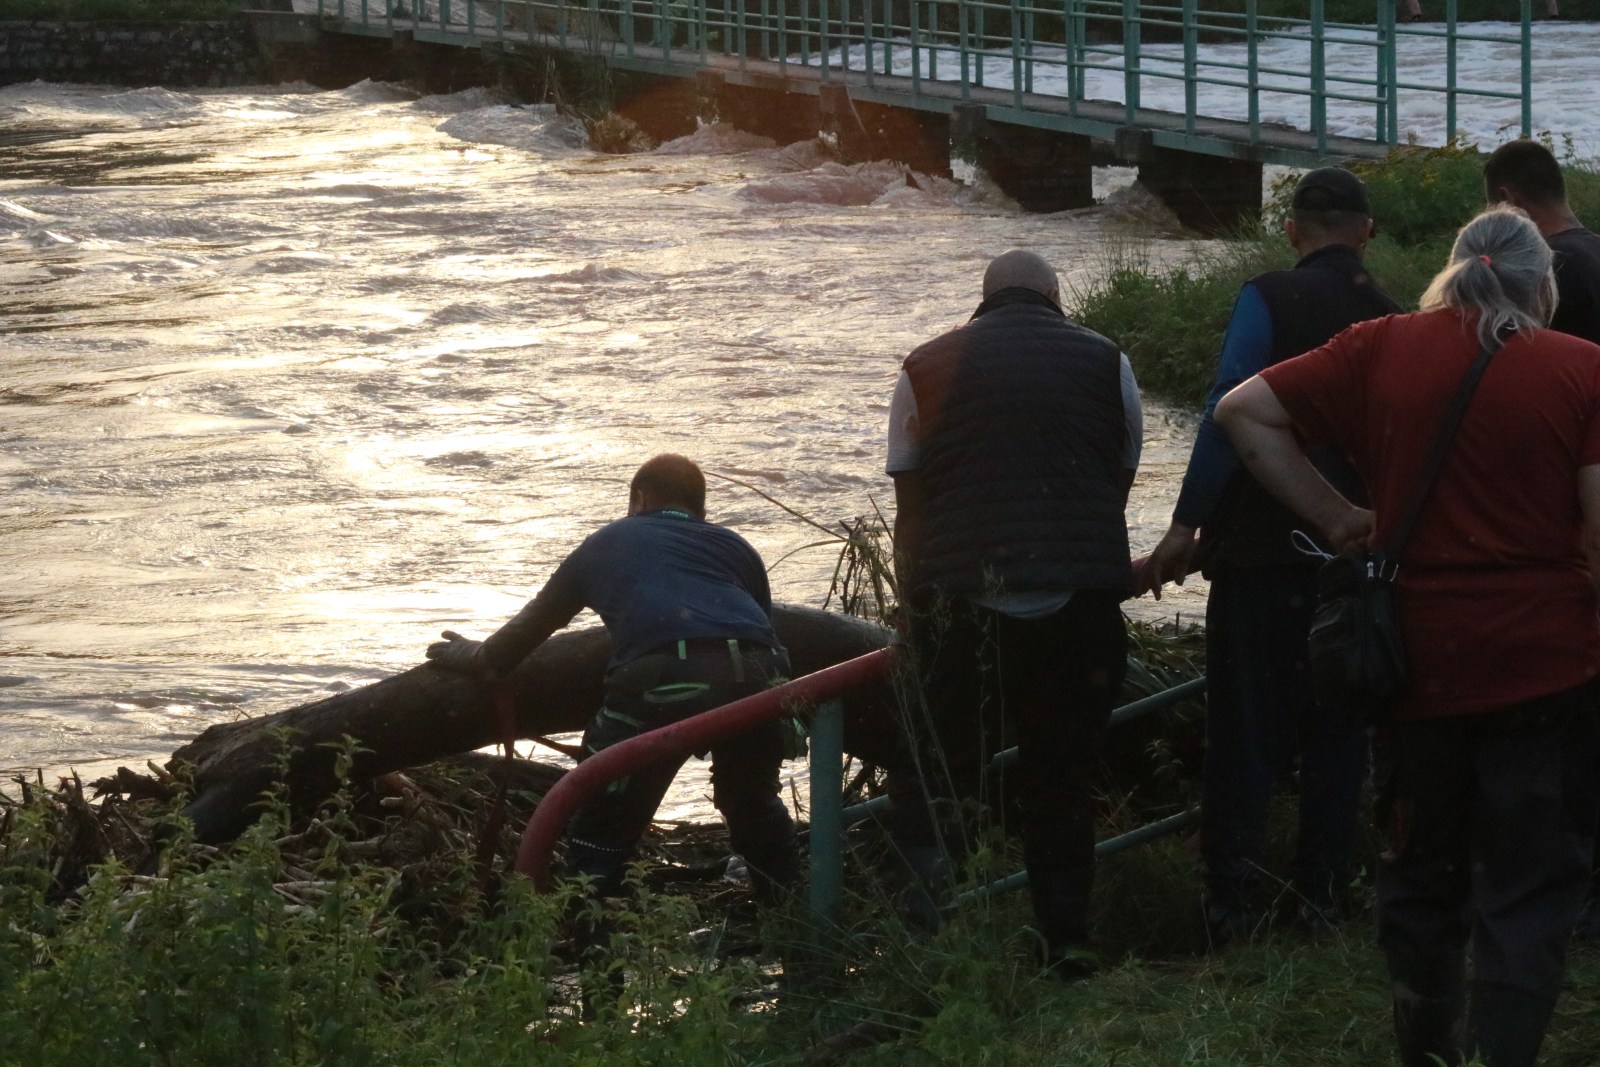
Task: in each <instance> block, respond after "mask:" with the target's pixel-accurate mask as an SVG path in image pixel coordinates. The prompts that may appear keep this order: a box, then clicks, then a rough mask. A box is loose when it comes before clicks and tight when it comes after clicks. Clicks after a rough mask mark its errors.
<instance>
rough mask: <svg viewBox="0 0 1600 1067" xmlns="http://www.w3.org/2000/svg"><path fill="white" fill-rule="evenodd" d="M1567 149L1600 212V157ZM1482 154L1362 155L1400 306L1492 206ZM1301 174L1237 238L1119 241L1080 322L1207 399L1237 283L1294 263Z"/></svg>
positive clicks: (1586, 199)
mask: <svg viewBox="0 0 1600 1067" xmlns="http://www.w3.org/2000/svg"><path fill="white" fill-rule="evenodd" d="M1554 148H1555V150H1556V152H1557V154H1558V155H1559V156H1562V157H1563V168H1564V170H1565V173H1566V177H1567V184H1568V196H1569V199H1570V200H1571V202H1572V206H1573V209H1574V210H1575V211H1576V212H1577V213H1578V217H1579V218H1581V219H1584V220H1586V221H1589V222H1590V223H1591V224H1594V223H1596V221H1600V166H1597V165H1596V163H1595V162H1594V161H1592V160H1580V159H1577V158H1575V157H1574V154H1573V150H1572V147H1571V146H1570V145H1563V144H1559V143H1558V144H1556V145H1554ZM1482 168H1483V162H1482V157H1481V156H1480V154H1479V153H1478V152H1477V151H1476V150H1475V149H1472V148H1462V147H1458V146H1451V147H1446V148H1438V149H1414V148H1402V149H1397V150H1396V151H1395V152H1394V153H1392V154H1391V156H1390V157H1389V159H1388V160H1386V161H1384V162H1380V163H1361V164H1356V165H1355V167H1354V169H1355V170H1356V171H1357V172H1358V173H1360V174H1361V176H1362V177H1363V178H1364V179H1366V181H1367V185H1368V187H1369V188H1370V190H1371V192H1372V211H1373V216H1374V218H1375V220H1376V222H1377V225H1378V237H1377V239H1376V240H1374V241H1373V242H1372V244H1371V245H1370V247H1369V249H1368V253H1367V266H1368V268H1369V269H1370V270H1371V271H1372V275H1373V277H1374V278H1376V279H1377V280H1378V283H1379V284H1380V285H1382V286H1383V287H1384V289H1386V290H1387V291H1388V292H1389V293H1390V294H1391V295H1392V296H1393V297H1394V298H1395V299H1396V300H1398V301H1399V302H1400V304H1401V305H1402V306H1403V307H1415V306H1416V302H1417V298H1418V297H1420V296H1421V295H1422V291H1423V290H1424V289H1425V288H1427V285H1428V282H1429V281H1430V280H1431V279H1432V277H1433V276H1434V274H1436V273H1438V271H1439V269H1440V268H1441V267H1443V266H1444V263H1445V260H1446V258H1447V256H1448V254H1449V251H1450V244H1451V242H1452V241H1453V240H1454V238H1455V232H1456V230H1457V229H1459V228H1460V227H1461V225H1462V224H1464V223H1465V222H1467V221H1468V220H1469V219H1471V218H1472V217H1473V215H1475V214H1476V213H1477V212H1479V211H1481V210H1482V209H1483V206H1484V200H1483V177H1482ZM1293 184H1294V179H1293V178H1292V177H1290V178H1287V179H1285V180H1283V181H1281V182H1280V183H1278V185H1277V187H1276V188H1275V189H1274V190H1273V191H1272V195H1271V196H1269V198H1268V204H1267V206H1266V209H1265V211H1264V219H1263V222H1262V224H1261V226H1260V227H1258V228H1256V229H1254V230H1251V231H1249V232H1246V233H1242V234H1240V235H1238V236H1237V237H1235V238H1234V239H1231V240H1225V241H1209V242H1205V243H1203V244H1200V245H1198V246H1197V247H1196V249H1195V251H1194V252H1193V253H1192V254H1191V255H1190V256H1188V257H1187V258H1186V259H1185V260H1183V261H1182V262H1179V263H1177V264H1171V265H1157V264H1155V263H1153V262H1152V261H1151V259H1150V257H1149V255H1148V254H1147V252H1146V251H1145V250H1144V249H1143V248H1142V247H1141V246H1140V244H1139V243H1138V242H1136V241H1130V242H1126V243H1122V244H1116V245H1113V246H1111V247H1110V248H1109V249H1108V250H1107V252H1106V254H1105V257H1104V260H1103V261H1102V262H1101V263H1100V264H1099V265H1098V267H1097V269H1096V270H1095V271H1094V277H1093V280H1092V281H1091V282H1090V283H1089V284H1088V285H1086V286H1084V287H1082V288H1081V289H1080V290H1079V291H1077V292H1076V293H1072V294H1069V296H1068V304H1069V310H1070V311H1071V313H1072V314H1073V315H1074V317H1075V318H1077V319H1078V320H1079V321H1081V322H1083V323H1084V324H1085V325H1088V326H1090V327H1091V328H1093V329H1095V330H1098V331H1100V332H1101V333H1103V334H1105V335H1106V336H1107V337H1110V338H1112V339H1114V340H1116V341H1117V342H1118V343H1119V344H1121V345H1122V346H1123V349H1124V350H1125V351H1126V352H1127V353H1128V358H1129V359H1130V360H1132V361H1133V365H1134V369H1135V372H1136V373H1137V375H1138V378H1139V384H1140V385H1141V387H1143V388H1145V389H1147V390H1149V391H1151V392H1152V393H1155V394H1157V395H1159V396H1163V397H1165V398H1167V399H1170V400H1175V401H1177V402H1179V403H1184V404H1192V405H1198V404H1200V403H1202V402H1203V401H1204V399H1205V396H1206V392H1207V391H1208V390H1209V389H1210V387H1211V380H1212V375H1213V373H1214V372H1215V369H1216V357H1217V348H1218V344H1219V342H1220V340H1221V338H1222V332H1223V329H1224V328H1225V327H1226V325H1227V322H1228V316H1229V314H1230V313H1231V311H1232V308H1233V300H1234V297H1235V296H1237V295H1238V292H1239V286H1240V285H1241V284H1242V283H1243V282H1245V281H1246V280H1247V279H1249V278H1251V277H1252V276H1254V275H1256V274H1259V273H1261V272H1262V271H1265V270H1273V269H1276V268H1283V267H1290V266H1293V265H1294V259H1295V256H1294V250H1293V249H1292V248H1290V247H1289V243H1288V241H1287V240H1285V239H1284V237H1283V233H1282V220H1283V217H1284V215H1285V214H1286V213H1287V210H1288V198H1289V194H1290V193H1291V192H1292V191H1293Z"/></svg>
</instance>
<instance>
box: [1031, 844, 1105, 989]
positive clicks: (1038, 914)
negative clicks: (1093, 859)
mask: <svg viewBox="0 0 1600 1067" xmlns="http://www.w3.org/2000/svg"><path fill="white" fill-rule="evenodd" d="M1093 883H1094V868H1093V867H1087V868H1084V869H1073V868H1069V869H1066V870H1055V871H1029V872H1028V896H1029V897H1030V898H1032V901H1033V917H1034V922H1035V924H1036V925H1037V926H1038V929H1039V933H1040V934H1041V935H1043V937H1044V969H1045V972H1046V973H1048V974H1050V975H1052V976H1053V977H1056V978H1060V979H1061V980H1063V981H1068V982H1073V981H1078V980H1080V979H1084V978H1088V977H1089V976H1090V975H1092V974H1094V973H1095V971H1097V970H1099V969H1100V958H1099V956H1097V955H1096V954H1095V952H1094V950H1093V949H1091V948H1090V947H1089V890H1090V887H1091V886H1092V885H1093Z"/></svg>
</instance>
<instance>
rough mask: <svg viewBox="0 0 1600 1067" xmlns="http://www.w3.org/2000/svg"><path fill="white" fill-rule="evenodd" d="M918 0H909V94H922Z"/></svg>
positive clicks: (919, 10)
mask: <svg viewBox="0 0 1600 1067" xmlns="http://www.w3.org/2000/svg"><path fill="white" fill-rule="evenodd" d="M921 10H922V9H921V6H920V5H919V3H918V0H911V95H912V96H921V95H922V32H921V27H920V26H919V25H918V23H920V22H921V21H922V19H921Z"/></svg>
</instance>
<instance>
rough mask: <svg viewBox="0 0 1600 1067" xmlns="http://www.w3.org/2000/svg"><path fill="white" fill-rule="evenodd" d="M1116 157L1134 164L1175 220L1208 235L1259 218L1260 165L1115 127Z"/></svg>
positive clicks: (1141, 177)
mask: <svg viewBox="0 0 1600 1067" xmlns="http://www.w3.org/2000/svg"><path fill="white" fill-rule="evenodd" d="M1116 150H1117V155H1118V157H1119V158H1121V159H1122V160H1124V161H1125V162H1128V163H1135V164H1137V165H1138V167H1139V181H1140V182H1141V183H1143V184H1144V186H1145V188H1147V189H1149V190H1150V191H1151V192H1152V193H1154V194H1156V196H1158V197H1160V198H1161V200H1162V202H1163V203H1165V204H1166V205H1167V206H1168V207H1170V208H1171V209H1172V211H1173V214H1175V215H1177V216H1178V221H1179V222H1181V223H1183V224H1184V225H1185V226H1187V227H1189V228H1190V229H1191V230H1198V231H1199V232H1201V233H1203V234H1206V235H1208V236H1215V235H1217V234H1221V233H1225V232H1227V231H1229V230H1232V229H1236V228H1237V227H1238V226H1239V225H1240V224H1241V223H1244V222H1248V221H1250V220H1252V219H1258V218H1260V217H1261V164H1260V163H1258V162H1255V161H1253V160H1248V159H1226V158H1224V157H1222V156H1207V155H1201V154H1199V153H1197V152H1182V151H1179V150H1177V149H1173V148H1158V147H1156V146H1155V145H1154V144H1152V143H1151V136H1150V131H1149V130H1139V129H1133V128H1129V127H1124V128H1123V129H1121V130H1118V131H1117V139H1116Z"/></svg>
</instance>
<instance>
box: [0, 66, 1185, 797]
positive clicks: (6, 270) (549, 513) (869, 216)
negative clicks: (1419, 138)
mask: <svg viewBox="0 0 1600 1067" xmlns="http://www.w3.org/2000/svg"><path fill="white" fill-rule="evenodd" d="M1130 178H1131V174H1129V173H1126V172H1122V173H1105V174H1102V175H1101V180H1102V184H1104V183H1106V182H1117V181H1120V182H1123V183H1126V182H1127V181H1128V180H1130ZM1105 191H1106V189H1105V188H1104V187H1103V188H1102V189H1101V192H1102V193H1104V192H1105ZM1125 225H1126V223H1124V222H1121V221H1113V220H1112V219H1111V218H1110V216H1109V214H1108V213H1106V212H1104V211H1101V210H1099V209H1090V210H1086V211H1080V212H1069V213H1063V214H1060V215H1055V216H1044V217H1041V216H1033V215H1026V214H1022V213H1020V212H1018V211H1016V210H1015V209H1014V208H1013V207H1012V206H1010V205H1009V204H1007V203H1006V202H1004V200H1003V199H1002V198H999V197H998V196H996V195H995V194H993V193H992V192H990V191H988V190H985V189H983V188H981V187H977V188H974V187H972V186H969V185H964V184H960V183H956V182H950V181H943V180H937V179H930V178H927V177H926V176H921V175H912V174H909V173H908V172H907V171H906V170H905V169H904V168H902V167H899V166H896V165H892V164H887V163H873V164H866V165H861V166H853V167H847V166H842V165H840V164H838V163H835V162H832V161H831V160H830V159H829V158H828V157H827V155H826V153H825V152H824V151H823V150H822V148H821V146H819V145H817V144H809V145H797V146H790V147H787V148H777V147H774V146H773V145H771V144H770V143H769V142H764V141H759V140H753V139H751V138H749V137H748V136H746V135H743V134H737V133H734V132H732V131H729V130H725V129H721V128H717V127H712V128H707V129H702V130H701V131H699V132H698V133H697V134H695V135H693V136H692V137H689V138H685V139H684V140H683V141H680V142H674V143H672V144H668V145H665V146H662V147H661V148H660V149H658V150H656V151H654V152H650V153H646V154H641V155H631V156H603V155H598V154H595V153H594V152H592V151H590V150H589V149H588V148H587V146H586V143H585V139H584V135H583V131H582V129H581V128H580V127H578V126H577V125H575V124H574V123H573V122H571V121H569V120H568V119H566V118H563V117H562V116H560V115H558V114H556V113H555V112H554V111H552V110H551V109H549V108H545V107H520V106H516V105H513V104H510V103H508V102H506V101H503V100H500V99H498V98H496V97H495V96H494V95H492V94H491V93H488V92H485V91H481V90H474V91H470V92H466V93H461V94H457V95H453V96H446V97H421V98H419V97H417V96H416V95H415V94H414V93H411V92H409V91H407V90H405V89H402V88H400V87H397V86H392V85H383V84H373V83H362V84H359V85H356V86H354V87H352V88H350V89H347V90H344V91H341V92H319V91H314V90H312V89H310V88H309V87H305V86H279V87H273V88H261V89H244V90H228V91H207V92H175V91H169V90H160V89H142V90H131V91H130V90H117V89H106V88H92V87H75V86H61V85H43V84H31V85H19V86H12V87H9V88H5V89H0V247H3V249H4V255H3V257H0V315H3V320H0V321H3V323H4V326H3V330H4V332H5V335H6V344H5V354H4V368H5V370H4V375H3V377H0V410H3V413H4V417H3V420H0V485H4V487H5V492H4V496H3V498H0V567H3V573H4V575H5V582H4V585H3V591H0V768H3V769H5V770H6V771H13V770H28V769H31V768H44V769H46V770H47V771H57V770H63V769H66V768H69V767H70V768H76V769H77V770H79V771H80V772H82V773H84V774H85V775H86V776H93V775H96V774H99V773H103V772H104V771H105V770H106V769H108V768H111V767H114V766H115V765H116V764H118V763H128V764H130V765H133V766H135V767H142V766H143V762H144V760H146V759H148V758H164V757H165V756H166V755H167V754H169V753H170V752H171V750H172V749H173V748H175V747H176V746H177V745H178V744H179V743H181V742H182V741H184V740H186V739H187V738H189V737H191V736H192V735H193V734H195V733H196V732H198V731H199V730H201V729H203V728H204V727H205V726H206V725H208V724H210V723H213V722H217V721H221V720H226V719H230V718H232V717H235V716H239V715H245V714H259V713H262V712H265V711H271V710H275V709H278V708H282V707H285V706H288V705H291V704H294V703H299V702H303V701H306V700H309V699H313V698H315V697H317V696H319V695H321V694H323V693H326V692H330V691H336V690H340V689H343V688H345V687H348V686H355V685H360V684H363V683H365V682H368V681H372V680H374V679H376V678H378V677H381V676H382V675H384V674H387V673H390V672H393V671H396V670H399V669H403V668H405V667H407V666H410V665H412V664H414V663H415V662H417V661H418V660H419V658H420V656H421V653H422V650H423V648H424V646H426V644H427V643H428V642H429V641H431V640H433V639H434V637H435V635H436V634H437V633H438V632H439V630H441V629H443V628H445V627H450V628H453V629H458V630H461V631H463V632H465V633H468V634H476V635H482V634H484V633H486V632H487V631H489V630H490V629H491V628H493V627H494V626H496V625H497V624H498V623H499V622H501V621H502V620H503V619H505V618H506V617H508V616H509V615H510V614H511V613H513V612H514V611H515V610H516V609H517V607H518V606H519V605H520V604H521V603H522V602H523V601H524V600H525V598H527V597H528V596H529V595H531V593H532V592H533V591H535V590H536V589H537V587H538V584H539V582H540V581H541V580H542V579H543V577H544V575H546V574H547V573H548V572H549V570H550V569H551V568H552V567H553V566H554V564H555V563H556V562H558V561H559V560H560V559H561V557H562V556H563V555H564V553H565V552H566V551H567V550H568V549H569V548H570V547H571V546H573V545H574V544H575V543H576V542H577V541H578V540H579V539H580V538H581V537H582V536H583V535H584V534H585V533H586V532H587V531H589V530H590V529H592V528H594V527H595V526H597V525H598V524H600V523H602V522H604V521H606V520H608V519H610V518H613V517H615V516H617V515H619V514H621V512H622V510H623V508H624V506H625V499H626V480H627V478H628V476H629V474H630V473H631V472H632V470H633V469H634V467H635V466H636V465H637V464H638V463H639V462H640V461H641V460H643V459H644V458H647V457H648V456H650V455H652V454H654V453H656V452H660V451H666V450H673V451H681V452H685V453H687V454H689V455H691V456H694V457H696V458H698V459H699V460H700V461H701V462H702V463H703V465H704V466H705V467H706V468H707V470H708V471H709V472H710V473H711V474H713V475H714V477H713V478H712V483H713V484H712V488H711V500H710V508H711V511H712V517H713V518H714V519H716V520H718V521H722V522H727V523H730V524H732V525H734V526H736V527H737V528H738V529H739V530H741V531H742V532H744V533H745V534H746V535H747V536H748V537H749V538H750V539H751V540H752V541H753V542H754V543H755V545H756V547H757V548H758V549H760V551H761V552H762V553H763V555H764V557H765V558H766V560H767V561H768V563H769V565H770V566H771V568H772V580H773V585H774V591H775V594H776V596H777V598H778V599H781V600H787V601H791V602H796V603H804V604H819V603H820V602H821V601H822V599H823V597H824V596H825V594H826V592H827V590H828V587H829V582H830V578H831V575H832V573H833V569H834V565H835V560H836V555H837V545H836V544H834V543H830V542H829V538H828V537H827V536H826V535H824V534H822V533H820V532H819V531H818V530H816V529H815V528H813V527H811V526H810V525H808V524H807V523H806V522H803V521H801V520H800V519H798V518H797V517H796V516H795V515H794V514H791V513H790V511H791V510H792V511H793V512H795V513H798V514H799V515H803V516H805V517H806V518H808V519H811V520H814V521H815V522H817V523H820V524H822V525H824V526H827V527H831V528H835V529H836V528H837V524H838V523H839V522H840V521H841V520H851V519H854V518H856V517H858V516H866V515H871V514H873V513H874V511H875V510H878V509H883V510H889V509H891V507H892V491H891V486H890V483H889V480H888V479H887V478H886V477H885V476H884V475H883V473H882V463H883V447H884V428H885V421H886V416H887V404H888V399H889V394H890V390H891V387H892V384H893V381H894V377H895V374H896V371H897V367H898V363H899V360H900V359H901V358H902V357H903V356H904V355H905V353H906V352H907V351H908V350H909V349H910V348H911V347H912V346H914V345H915V344H917V343H918V342H920V341H921V340H923V339H925V338H927V337H929V336H932V335H933V334H935V333H937V332H940V331H942V330H944V329H947V328H949V327H951V326H953V325H956V324H958V323H960V322H961V321H963V320H964V319H965V318H966V317H967V315H968V314H969V313H970V312H971V310H972V308H973V307H974V306H975V304H976V294H977V288H978V282H979V278H980V275H981V272H982V269H983V266H984V264H985V263H986V262H987V260H988V259H989V258H990V257H991V256H993V255H995V254H996V253H998V252H1001V251H1004V250H1005V249H1007V248H1010V247H1015V246H1026V247H1029V248H1033V249H1036V250H1038V251H1039V252H1041V253H1043V254H1044V255H1046V256H1047V257H1048V258H1049V259H1050V260H1051V261H1052V262H1054V263H1056V264H1057V265H1058V267H1059V268H1060V270H1061V272H1062V275H1063V280H1064V282H1065V283H1066V284H1069V285H1070V284H1073V283H1074V282H1078V283H1081V282H1082V281H1083V280H1084V279H1086V278H1087V277H1088V276H1089V272H1091V271H1092V270H1093V267H1094V264H1095V262H1096V257H1097V256H1099V255H1101V254H1102V250H1103V249H1104V248H1105V247H1106V245H1107V243H1108V242H1113V241H1118V240H1124V239H1125V238H1124V237H1123V236H1121V234H1122V232H1123V231H1122V230H1120V229H1118V227H1122V226H1125ZM1152 232H1154V231H1152V230H1150V229H1149V228H1148V227H1147V228H1146V234H1147V235H1148V234H1149V233H1152ZM1150 247H1151V248H1152V250H1153V254H1157V255H1162V254H1167V253H1169V252H1172V251H1176V250H1179V249H1181V247H1182V246H1181V245H1180V244H1178V243H1177V242H1171V241H1162V240H1160V239H1153V240H1152V243H1151V246H1150ZM1192 422H1193V419H1192V416H1190V415H1187V414H1176V415H1175V414H1172V413H1169V412H1167V411H1166V410H1164V409H1163V408H1162V407H1161V406H1160V405H1159V404H1155V403H1151V404H1150V406H1149V408H1148V409H1147V436H1148V439H1147V442H1146V462H1145V467H1144V470H1143V473H1142V474H1141V475H1140V479H1139V483H1138V486H1137V488H1136V490H1135V499H1134V502H1133V505H1132V507H1131V509H1130V519H1131V521H1132V523H1133V526H1134V537H1135V541H1136V543H1138V544H1139V545H1141V546H1143V547H1148V546H1149V545H1150V544H1151V543H1153V541H1154V540H1155V538H1156V537H1157V536H1159V533H1160V531H1161V530H1162V529H1164V528H1165V524H1166V520H1167V517H1168V513H1169V509H1170V506H1171V501H1172V499H1173V497H1174V495H1175V491H1176V481H1177V478H1178V477H1179V476H1180V474H1181V471H1182V466H1183V463H1184V461H1185V459H1186V457H1187V448H1188V441H1189V437H1190V434H1191V432H1192ZM716 475H721V476H724V477H723V478H719V477H715V476H716ZM724 478H726V479H736V480H737V482H738V483H744V484H743V485H741V484H736V483H735V482H733V481H728V480H724ZM746 486H749V487H753V488H754V489H759V490H760V491H761V492H762V493H765V494H767V495H769V496H771V497H772V498H774V499H775V500H777V501H778V502H780V503H781V505H782V506H781V507H780V506H778V505H777V504H774V503H771V502H769V501H768V500H766V499H764V498H763V497H762V496H761V495H758V494H757V493H756V492H754V491H752V488H746ZM819 542H820V543H819ZM1201 602H1202V601H1201V599H1200V593H1199V592H1198V590H1196V589H1194V588H1191V589H1190V590H1189V591H1187V592H1185V593H1183V594H1181V595H1179V596H1178V597H1176V598H1169V599H1167V600H1165V601H1163V602H1162V604H1161V605H1159V606H1157V605H1151V604H1149V603H1144V604H1140V605H1137V606H1136V607H1135V608H1134V610H1136V611H1140V612H1146V613H1159V614H1161V615H1170V614H1171V612H1172V611H1173V610H1178V611H1181V612H1183V613H1184V614H1185V615H1189V616H1195V615H1198V613H1199V610H1200V605H1201Z"/></svg>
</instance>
